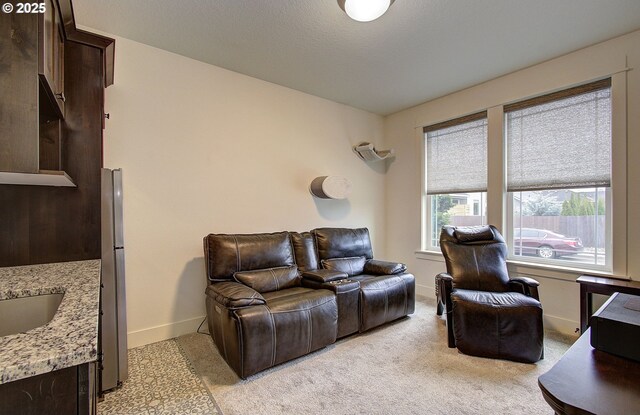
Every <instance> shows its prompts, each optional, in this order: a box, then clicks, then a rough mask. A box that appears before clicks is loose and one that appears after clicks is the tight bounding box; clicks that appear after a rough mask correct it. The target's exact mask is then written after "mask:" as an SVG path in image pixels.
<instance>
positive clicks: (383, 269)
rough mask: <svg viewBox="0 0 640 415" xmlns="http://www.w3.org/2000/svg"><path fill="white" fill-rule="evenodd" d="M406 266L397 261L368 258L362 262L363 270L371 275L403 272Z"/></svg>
mask: <svg viewBox="0 0 640 415" xmlns="http://www.w3.org/2000/svg"><path fill="white" fill-rule="evenodd" d="M406 270H407V266H406V265H405V264H401V263H399V262H391V261H380V260H377V259H369V260H368V261H367V262H365V264H364V270H363V272H364V273H365V274H373V275H393V274H400V273H401V272H405V271H406Z"/></svg>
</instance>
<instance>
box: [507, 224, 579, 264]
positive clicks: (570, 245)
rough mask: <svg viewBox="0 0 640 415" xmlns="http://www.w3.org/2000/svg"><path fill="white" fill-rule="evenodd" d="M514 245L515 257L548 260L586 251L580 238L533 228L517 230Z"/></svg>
mask: <svg viewBox="0 0 640 415" xmlns="http://www.w3.org/2000/svg"><path fill="white" fill-rule="evenodd" d="M513 245H514V253H515V255H537V256H539V257H540V258H546V259H551V258H560V257H562V256H568V255H575V254H577V253H578V252H582V250H583V249H584V247H583V246H582V241H581V240H580V238H568V237H566V236H564V235H560V234H559V233H555V232H551V231H548V230H546V229H532V228H515V229H514V230H513Z"/></svg>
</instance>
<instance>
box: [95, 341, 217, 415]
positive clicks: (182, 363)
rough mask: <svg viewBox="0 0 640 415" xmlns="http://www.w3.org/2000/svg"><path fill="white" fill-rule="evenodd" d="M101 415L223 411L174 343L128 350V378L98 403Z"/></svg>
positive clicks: (201, 414) (171, 414)
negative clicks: (120, 386)
mask: <svg viewBox="0 0 640 415" xmlns="http://www.w3.org/2000/svg"><path fill="white" fill-rule="evenodd" d="M203 337H204V336H203ZM98 414H102V415H161V414H162V415H176V414H198V415H209V414H220V410H219V409H218V407H217V406H216V403H215V401H214V400H213V398H212V397H211V396H210V394H209V391H208V390H207V388H206V387H205V386H204V385H203V383H202V380H201V379H200V378H198V376H197V375H196V373H195V372H194V370H193V367H192V366H191V365H190V363H189V361H188V360H187V358H186V357H185V356H184V355H183V354H182V351H181V350H180V348H179V347H178V344H177V343H176V341H175V340H174V339H171V340H165V341H162V342H158V343H153V344H148V345H146V346H142V347H136V348H135V349H129V378H128V379H127V380H125V381H124V383H123V385H122V388H120V389H116V390H114V391H113V392H110V393H107V394H105V396H104V400H103V401H102V402H98Z"/></svg>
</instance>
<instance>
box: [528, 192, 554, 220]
mask: <svg viewBox="0 0 640 415" xmlns="http://www.w3.org/2000/svg"><path fill="white" fill-rule="evenodd" d="M522 213H523V214H524V215H526V216H557V215H559V214H560V204H559V202H558V199H556V196H555V195H554V194H547V193H546V192H542V191H538V192H531V195H529V197H527V199H526V200H525V201H523V203H522Z"/></svg>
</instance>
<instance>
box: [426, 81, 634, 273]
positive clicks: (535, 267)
mask: <svg viewBox="0 0 640 415" xmlns="http://www.w3.org/2000/svg"><path fill="white" fill-rule="evenodd" d="M626 72H627V70H626V69H623V70H619V71H617V72H612V73H607V74H602V75H601V76H599V77H594V78H591V79H582V80H578V81H576V82H575V83H573V84H568V85H566V84H565V85H563V86H558V87H557V88H555V89H547V90H546V91H540V93H537V94H532V95H529V96H522V97H519V98H517V99H513V100H511V101H506V102H503V103H496V104H493V103H491V105H489V106H487V107H476V108H475V111H473V109H472V111H469V112H468V113H469V114H471V113H476V112H479V111H478V110H482V109H485V110H486V111H487V119H488V126H487V130H488V131H487V133H488V155H487V157H488V160H487V162H488V176H487V181H488V182H487V195H486V200H487V211H486V222H487V223H491V224H494V225H495V226H496V227H498V229H499V230H501V231H502V230H503V229H506V227H507V218H508V216H509V215H508V214H507V213H508V209H507V203H508V200H507V199H508V194H507V191H506V140H505V138H504V134H503V132H504V118H505V116H504V107H505V106H506V105H509V104H512V103H514V102H518V101H524V100H527V99H530V98H535V97H540V96H543V95H548V94H549V93H554V92H561V91H563V90H566V89H570V88H573V87H575V86H581V85H585V84H589V83H592V82H596V81H599V80H602V79H605V78H610V79H611V160H612V162H611V187H610V191H609V193H610V196H609V198H608V200H607V211H608V212H609V216H610V218H611V224H610V229H611V231H610V232H609V234H610V238H611V240H610V242H608V245H609V246H610V247H611V248H610V252H611V255H610V263H611V265H610V268H609V270H594V269H588V268H583V267H581V266H580V264H578V265H577V264H575V263H573V264H571V266H566V265H565V264H549V263H535V262H530V261H529V262H527V261H520V260H513V259H508V260H507V263H508V265H509V269H510V270H511V272H514V273H515V274H521V275H532V276H536V275H538V276H543V277H550V278H556V279H560V280H571V281H573V280H574V279H575V275H576V274H579V273H582V272H588V273H589V274H592V275H602V276H614V277H618V278H628V277H627V73H626ZM451 115H452V117H451V119H455V114H451ZM441 120H442V118H441ZM434 124H435V123H430V122H429V123H427V122H425V123H424V124H418V125H417V126H416V130H415V132H416V139H418V140H419V143H420V144H419V146H420V148H421V151H420V167H421V168H420V184H421V198H420V203H421V209H420V223H421V234H420V249H418V250H416V257H417V258H419V259H427V260H432V261H437V262H443V258H442V253H441V252H440V251H439V249H437V248H435V249H433V248H431V249H430V248H429V245H428V244H429V239H430V235H431V227H430V201H429V200H428V197H427V194H426V180H425V179H426V176H425V174H426V157H425V150H426V148H425V146H426V137H425V133H424V130H423V129H424V126H425V125H434Z"/></svg>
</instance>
